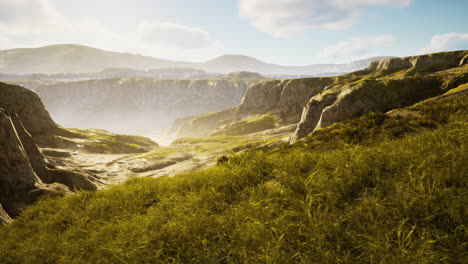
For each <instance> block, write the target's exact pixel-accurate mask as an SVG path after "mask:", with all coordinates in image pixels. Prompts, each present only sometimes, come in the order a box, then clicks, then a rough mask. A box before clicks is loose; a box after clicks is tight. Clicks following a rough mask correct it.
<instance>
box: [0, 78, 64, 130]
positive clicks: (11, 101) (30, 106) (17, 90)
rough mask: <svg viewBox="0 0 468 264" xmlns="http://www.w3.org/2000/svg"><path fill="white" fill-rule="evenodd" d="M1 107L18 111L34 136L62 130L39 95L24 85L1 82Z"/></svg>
mask: <svg viewBox="0 0 468 264" xmlns="http://www.w3.org/2000/svg"><path fill="white" fill-rule="evenodd" d="M0 108H3V109H5V110H7V111H8V112H13V113H17V114H18V116H19V118H20V119H21V121H22V122H23V124H24V127H25V128H26V129H27V130H28V131H29V133H31V135H33V136H37V135H41V134H44V133H54V132H58V131H59V130H60V128H59V127H58V126H57V124H56V123H55V122H54V121H53V120H52V118H51V117H50V115H49V112H47V110H46V109H45V108H44V105H43V104H42V102H41V99H40V98H39V95H38V94H37V93H35V92H33V91H31V90H29V89H26V88H24V87H21V86H17V85H10V84H6V83H0Z"/></svg>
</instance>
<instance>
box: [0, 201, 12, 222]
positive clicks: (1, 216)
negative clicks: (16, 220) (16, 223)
mask: <svg viewBox="0 0 468 264" xmlns="http://www.w3.org/2000/svg"><path fill="white" fill-rule="evenodd" d="M10 222H11V218H10V216H9V215H8V214H7V212H5V210H3V207H2V205H1V204H0V225H4V224H8V223H10Z"/></svg>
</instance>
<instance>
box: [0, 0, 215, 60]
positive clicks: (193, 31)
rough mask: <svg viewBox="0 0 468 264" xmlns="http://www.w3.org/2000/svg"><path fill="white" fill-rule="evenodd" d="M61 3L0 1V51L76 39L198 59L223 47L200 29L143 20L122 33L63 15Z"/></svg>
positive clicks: (123, 49) (115, 48) (106, 46)
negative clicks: (59, 7) (59, 5)
mask: <svg viewBox="0 0 468 264" xmlns="http://www.w3.org/2000/svg"><path fill="white" fill-rule="evenodd" d="M57 1H58V0H0V6H1V7H0V50H2V49H9V48H17V47H39V46H45V45H51V44H60V43H76V44H82V45H87V46H92V47H96V48H101V49H106V50H112V51H120V52H133V53H140V54H145V55H150V56H155V57H161V58H167V59H177V60H187V59H188V60H200V59H201V58H205V57H207V54H213V53H221V52H222V49H223V45H222V43H220V42H219V41H216V40H214V39H213V38H212V37H211V36H210V34H209V33H208V32H207V31H204V30H202V29H199V28H193V27H189V26H185V25H179V24H174V23H168V22H152V21H143V22H140V23H138V22H135V24H134V30H133V31H129V32H123V31H122V29H121V28H119V27H116V26H112V25H105V24H103V23H101V22H100V21H99V18H89V17H79V18H72V17H70V16H65V15H63V14H62V13H61V12H60V11H61V10H59V9H58V6H57V3H58V2H57ZM127 30H128V29H127ZM194 51H196V52H194ZM210 57H211V56H210Z"/></svg>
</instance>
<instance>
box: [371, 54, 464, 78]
mask: <svg viewBox="0 0 468 264" xmlns="http://www.w3.org/2000/svg"><path fill="white" fill-rule="evenodd" d="M467 56H468V51H455V52H441V53H433V54H427V55H421V56H412V57H405V58H388V59H382V60H377V61H373V62H372V63H371V64H370V65H369V67H368V68H366V69H365V70H363V71H362V73H364V74H370V73H373V74H390V73H394V72H397V71H402V70H409V71H410V72H409V73H428V72H436V71H442V70H447V69H450V68H454V67H459V66H462V65H465V64H466V63H468V61H467Z"/></svg>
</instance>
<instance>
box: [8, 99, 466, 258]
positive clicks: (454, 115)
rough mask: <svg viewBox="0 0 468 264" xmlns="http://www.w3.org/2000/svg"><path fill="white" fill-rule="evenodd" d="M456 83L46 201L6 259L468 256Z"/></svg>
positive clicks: (19, 225) (11, 232) (22, 227)
mask: <svg viewBox="0 0 468 264" xmlns="http://www.w3.org/2000/svg"><path fill="white" fill-rule="evenodd" d="M456 92H459V93H458V94H457V93H452V96H450V95H447V96H442V97H439V98H437V99H433V100H427V101H424V102H422V103H419V104H417V105H414V106H412V107H409V108H405V109H401V110H395V111H392V112H391V113H390V114H387V115H385V114H382V113H372V114H368V115H365V116H363V117H361V118H358V119H355V120H351V121H347V122H341V123H336V124H334V125H332V126H330V127H328V128H325V129H321V130H318V131H316V132H314V133H313V134H311V135H309V136H308V137H306V138H305V139H304V140H301V141H300V142H298V143H296V144H294V145H283V146H279V147H275V148H271V149H264V150H252V151H246V152H243V153H242V154H239V155H235V156H232V157H229V158H223V159H220V160H219V162H218V165H217V166H215V167H213V168H210V169H207V170H203V171H198V172H193V173H187V174H183V175H179V176H177V177H173V178H168V177H163V178H157V179H155V178H139V179H137V178H135V179H132V180H130V181H128V182H127V183H125V184H122V185H118V186H114V187H111V188H109V189H107V190H101V191H96V192H80V193H78V194H77V195H71V196H67V197H48V198H45V199H43V200H42V201H40V202H39V203H37V204H35V205H34V206H31V207H30V208H29V209H28V210H26V211H25V212H24V213H23V214H22V216H20V217H19V218H17V219H16V220H15V221H14V223H13V224H11V225H7V226H4V227H0V237H1V238H2V239H1V240H0V263H466V262H465V261H466V260H467V258H468V256H467V254H466V252H467V243H466V241H467V230H466V228H467V226H468V223H467V222H468V221H467V219H468V215H467V212H466V204H467V202H468V199H467V197H468V196H467V187H468V186H467V183H468V182H467V178H466V176H467V175H468V167H467V166H466V164H468V151H467V148H468V137H467V132H466V131H468V119H467V117H468V95H466V93H465V94H461V93H460V90H457V91H456Z"/></svg>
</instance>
